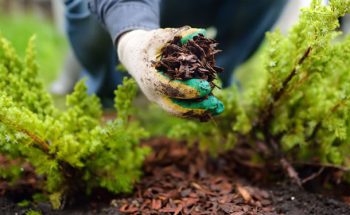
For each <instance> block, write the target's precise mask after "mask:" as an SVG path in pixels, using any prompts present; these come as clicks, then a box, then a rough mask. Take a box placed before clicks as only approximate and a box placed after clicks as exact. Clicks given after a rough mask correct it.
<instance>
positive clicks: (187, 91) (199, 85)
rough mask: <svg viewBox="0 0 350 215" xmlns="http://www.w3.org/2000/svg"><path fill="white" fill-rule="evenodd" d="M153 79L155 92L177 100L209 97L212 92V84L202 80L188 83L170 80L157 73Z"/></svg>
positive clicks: (193, 80)
mask: <svg viewBox="0 0 350 215" xmlns="http://www.w3.org/2000/svg"><path fill="white" fill-rule="evenodd" d="M155 73H156V74H155V75H156V76H157V78H155V79H153V80H152V81H153V82H154V85H153V86H154V87H155V90H156V91H158V92H159V93H161V94H163V95H164V96H167V97H170V98H176V99H186V100H187V99H197V98H202V97H205V96H207V95H208V94H209V93H211V91H212V87H211V85H210V83H209V82H208V81H206V80H202V79H190V80H186V81H180V80H170V79H169V78H168V77H167V76H165V75H163V74H162V73H161V72H157V71H156V72H155Z"/></svg>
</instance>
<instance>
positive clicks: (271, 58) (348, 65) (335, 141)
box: [171, 0, 350, 168]
mask: <svg viewBox="0 0 350 215" xmlns="http://www.w3.org/2000/svg"><path fill="white" fill-rule="evenodd" d="M348 12H350V1H349V0H332V1H330V5H329V6H322V5H321V3H320V1H319V0H314V1H312V3H311V5H310V7H309V8H306V9H303V10H302V14H301V16H300V20H299V23H298V24H297V25H295V26H294V27H293V28H292V29H291V31H290V32H289V34H288V36H283V35H282V34H281V33H280V32H279V31H275V32H273V33H267V44H266V46H264V47H263V50H262V51H261V52H260V53H259V55H261V57H262V58H263V60H262V61H261V60H256V61H254V62H255V63H256V64H255V65H252V66H248V68H253V69H255V70H256V71H251V72H250V73H249V74H248V76H249V75H251V74H255V76H252V77H250V78H249V80H248V82H249V84H243V86H245V88H243V89H242V90H237V88H236V87H235V86H232V87H230V88H229V89H226V90H223V91H222V92H217V93H216V94H218V93H219V94H220V98H221V99H222V100H223V101H224V104H225V107H226V110H225V113H224V114H223V115H222V116H221V117H220V118H219V119H217V120H214V121H215V122H209V123H206V124H202V123H196V122H185V123H183V124H181V125H178V126H176V127H175V128H174V129H173V130H172V132H171V134H172V136H176V137H185V138H190V139H191V140H192V141H196V140H198V139H199V141H200V143H201V146H202V147H203V148H205V149H208V150H209V151H211V152H212V153H213V154H218V153H220V152H222V151H225V150H227V149H232V148H233V146H234V145H235V143H237V141H245V142H248V143H250V144H252V145H254V144H256V142H257V141H259V142H264V143H265V144H266V145H267V146H268V148H269V149H270V151H271V152H272V154H274V155H276V154H281V153H282V154H284V155H283V156H285V157H286V158H288V159H289V160H293V161H301V162H316V163H318V164H330V165H337V166H341V167H347V168H349V167H350V156H349V155H350V115H349V113H350V104H349V100H350V37H347V38H346V39H344V40H340V39H338V37H337V36H338V35H340V34H341V32H339V31H338V28H339V21H338V20H339V18H340V17H341V16H344V14H345V13H348ZM261 62H263V64H261ZM252 80H253V81H252ZM252 83H253V84H252ZM254 83H255V84H254Z"/></svg>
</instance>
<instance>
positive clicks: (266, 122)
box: [258, 47, 312, 127]
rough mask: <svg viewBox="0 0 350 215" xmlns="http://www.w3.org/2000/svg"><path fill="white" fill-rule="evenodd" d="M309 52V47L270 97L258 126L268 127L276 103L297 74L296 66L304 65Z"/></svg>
mask: <svg viewBox="0 0 350 215" xmlns="http://www.w3.org/2000/svg"><path fill="white" fill-rule="evenodd" d="M311 51H312V48H311V47H309V48H308V49H307V50H306V51H305V53H304V55H303V56H302V57H301V58H300V60H299V61H298V63H297V65H296V66H295V67H294V69H293V70H292V72H291V73H290V74H289V75H288V77H287V78H286V79H285V80H284V81H283V84H282V87H281V88H280V89H279V90H278V91H277V92H276V93H275V94H274V95H273V96H272V98H273V100H272V101H271V102H270V103H269V105H267V107H266V108H264V109H263V111H262V114H261V115H262V118H261V123H258V124H260V125H262V126H266V125H269V121H270V120H271V118H272V116H273V113H274V110H275V104H276V102H278V101H279V100H280V98H281V97H282V96H283V95H284V93H285V92H286V90H287V87H288V84H289V82H290V81H291V80H292V79H293V78H294V76H295V75H296V74H297V72H298V66H300V65H301V64H303V63H304V61H305V60H306V58H307V57H308V56H309V55H310V53H311ZM267 127H268V126H267Z"/></svg>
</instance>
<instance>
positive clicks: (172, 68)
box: [154, 34, 223, 86]
mask: <svg viewBox="0 0 350 215" xmlns="http://www.w3.org/2000/svg"><path fill="white" fill-rule="evenodd" d="M217 46H218V43H217V42H216V41H215V40H212V39H208V38H205V37H204V36H203V34H199V35H198V36H195V37H194V38H193V40H189V41H188V42H187V43H186V44H181V37H180V36H177V37H175V38H174V39H173V40H171V41H169V42H168V44H167V45H166V46H164V47H163V49H162V50H161V58H160V61H158V62H155V63H154V66H155V67H156V69H157V70H159V71H162V72H164V74H165V75H167V76H168V77H169V78H170V79H171V80H189V79H193V78H198V79H204V80H207V81H208V82H210V83H212V82H213V81H214V80H215V79H216V76H217V74H218V73H221V72H223V68H221V67H218V66H216V62H215V55H216V54H217V53H219V52H220V50H218V49H217ZM213 86H215V85H213Z"/></svg>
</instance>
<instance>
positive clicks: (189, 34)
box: [180, 28, 207, 44]
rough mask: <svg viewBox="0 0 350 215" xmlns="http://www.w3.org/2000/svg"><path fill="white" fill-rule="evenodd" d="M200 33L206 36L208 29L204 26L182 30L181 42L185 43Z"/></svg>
mask: <svg viewBox="0 0 350 215" xmlns="http://www.w3.org/2000/svg"><path fill="white" fill-rule="evenodd" d="M199 34H203V35H204V36H206V34H207V31H206V30H205V29H203V28H190V29H188V30H185V31H181V32H180V36H181V37H182V38H181V43H182V44H185V43H187V42H188V41H189V40H192V39H193V37H195V36H198V35H199Z"/></svg>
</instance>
